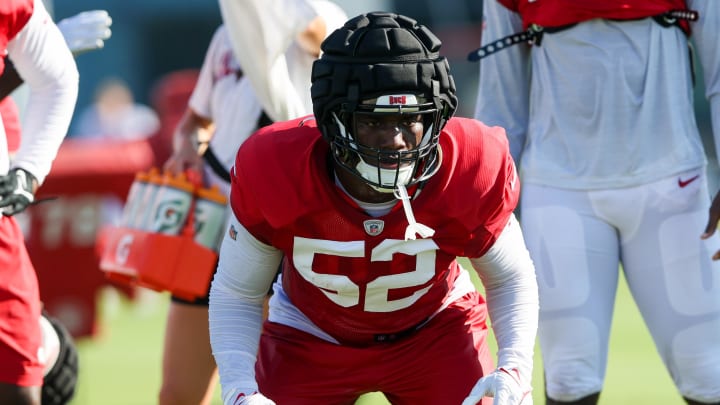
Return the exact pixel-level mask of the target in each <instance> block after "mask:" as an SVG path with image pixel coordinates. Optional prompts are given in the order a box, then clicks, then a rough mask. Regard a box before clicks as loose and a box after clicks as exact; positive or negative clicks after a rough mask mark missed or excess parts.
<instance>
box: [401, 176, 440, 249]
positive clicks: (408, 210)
mask: <svg viewBox="0 0 720 405" xmlns="http://www.w3.org/2000/svg"><path fill="white" fill-rule="evenodd" d="M395 198H397V199H398V200H400V201H402V205H403V210H404V211H405V217H406V218H407V220H408V226H407V228H405V240H415V239H416V235H420V237H421V238H431V237H432V236H433V235H435V230H434V229H432V228H430V227H429V226H427V225H423V224H421V223H419V222H417V221H415V214H413V211H412V206H411V205H410V196H409V195H408V192H407V189H406V188H405V186H403V185H398V186H397V189H396V191H395Z"/></svg>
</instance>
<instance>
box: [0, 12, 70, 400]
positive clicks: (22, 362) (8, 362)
mask: <svg viewBox="0 0 720 405" xmlns="http://www.w3.org/2000/svg"><path fill="white" fill-rule="evenodd" d="M0 4H1V5H0V54H2V55H5V54H7V55H8V57H9V58H10V60H11V61H12V62H13V64H14V66H15V68H16V69H17V71H18V72H19V73H20V75H21V77H22V78H23V79H24V80H25V82H26V83H27V84H28V85H29V89H30V94H29V100H28V107H27V111H26V119H25V121H24V123H25V125H24V127H23V139H22V142H21V143H20V148H19V150H18V151H17V153H16V154H15V156H14V158H13V161H12V163H11V162H10V158H9V153H8V149H7V146H6V145H7V143H6V141H5V132H4V131H3V130H2V129H1V128H3V127H2V126H0V139H2V141H0V145H3V146H2V147H1V148H0V209H1V210H2V216H0V279H2V280H3V282H2V283H0V364H2V367H0V398H2V402H3V404H35V405H37V404H40V398H41V385H42V383H43V374H44V364H43V362H42V361H41V358H40V357H39V349H40V346H41V341H42V333H41V327H40V322H39V320H40V313H41V303H40V296H39V291H38V282H37V277H36V274H35V270H34V268H33V266H32V263H31V262H30V259H29V257H28V254H27V250H26V249H25V244H24V237H23V235H22V232H21V231H20V228H19V226H18V223H17V221H16V220H15V218H13V215H14V214H17V213H19V212H21V211H23V210H24V209H25V208H27V206H28V205H29V204H31V203H32V202H33V200H34V193H35V191H36V190H37V188H38V187H39V185H40V184H42V182H43V181H44V180H45V177H46V176H47V174H48V172H49V171H50V167H51V164H52V161H53V159H54V158H55V155H56V154H57V150H58V148H59V146H60V143H61V142H62V140H63V139H64V137H65V134H66V132H67V129H68V126H69V124H70V119H71V117H72V113H73V110H74V108H75V101H76V99H77V92H78V72H77V67H76V65H75V61H74V59H73V55H72V53H71V51H70V49H69V48H68V46H67V44H66V43H65V40H64V38H63V36H62V34H61V33H60V31H59V30H58V28H57V26H56V25H55V24H54V23H53V22H52V19H51V18H50V15H49V14H48V13H47V11H46V10H45V7H44V6H43V3H42V1H41V0H13V1H3V2H2V3H0ZM3 70H4V61H2V62H0V71H3Z"/></svg>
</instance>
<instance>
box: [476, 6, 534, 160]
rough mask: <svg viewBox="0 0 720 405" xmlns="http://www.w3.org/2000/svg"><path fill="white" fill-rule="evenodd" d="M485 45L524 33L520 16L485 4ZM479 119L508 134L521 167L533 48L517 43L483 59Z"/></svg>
mask: <svg viewBox="0 0 720 405" xmlns="http://www.w3.org/2000/svg"><path fill="white" fill-rule="evenodd" d="M483 16H484V23H483V30H482V45H485V44H487V43H489V42H492V41H495V40H498V39H500V38H503V37H505V36H507V35H510V34H513V33H516V32H520V31H521V30H522V19H521V18H520V16H519V15H518V14H516V13H514V12H512V11H510V10H508V9H507V8H505V7H504V6H502V5H501V4H500V2H498V1H485V2H483ZM478 63H479V71H480V74H479V77H478V92H477V100H476V105H475V118H476V119H477V120H479V121H482V122H484V123H485V124H488V125H491V126H494V125H497V126H501V127H503V128H505V130H506V131H507V136H508V140H509V141H510V153H511V154H512V157H513V159H514V160H515V162H517V163H518V164H519V163H520V156H521V155H522V149H523V147H524V145H525V137H526V133H527V127H528V115H529V102H530V97H529V96H530V70H529V69H528V66H529V63H530V47H528V46H527V45H525V44H517V45H514V46H510V47H508V48H507V49H503V50H502V51H500V52H497V53H494V54H492V55H490V56H487V57H485V58H483V59H481V60H480V62H478Z"/></svg>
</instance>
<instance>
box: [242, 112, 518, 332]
mask: <svg viewBox="0 0 720 405" xmlns="http://www.w3.org/2000/svg"><path fill="white" fill-rule="evenodd" d="M301 123H302V124H301ZM440 148H441V152H442V165H441V167H440V170H439V172H438V173H437V174H435V175H434V176H433V177H432V178H430V180H429V181H427V183H426V184H425V185H424V186H423V187H422V190H421V192H419V193H418V194H417V195H416V198H414V199H413V200H412V208H413V211H414V214H415V218H416V219H417V222H419V223H422V224H424V225H427V226H429V227H430V228H432V229H434V230H435V235H434V236H433V237H432V238H428V239H418V240H408V241H406V240H404V234H405V228H406V227H407V226H408V220H407V218H406V216H405V213H404V211H403V208H402V204H401V202H400V201H398V203H397V205H396V206H395V207H394V209H393V210H392V211H391V212H390V213H388V214H387V215H384V216H381V217H378V218H373V217H370V216H368V215H367V214H366V213H365V212H363V211H362V210H361V209H360V208H359V207H357V205H355V204H354V203H352V202H351V200H349V199H348V198H347V196H346V195H345V194H344V192H343V191H342V190H340V189H339V188H338V187H337V186H336V184H335V180H334V177H333V174H332V172H331V171H330V170H329V167H331V165H330V162H329V161H328V159H332V157H331V156H330V154H329V147H328V144H327V142H326V141H324V140H323V139H322V137H321V134H320V131H319V130H318V129H317V128H316V126H315V122H314V121H312V120H308V121H302V120H301V119H298V120H294V121H289V122H283V123H277V124H275V125H272V126H270V127H266V128H265V129H262V130H260V131H258V132H257V133H256V134H255V135H253V136H251V137H250V138H249V139H248V140H247V141H246V142H245V143H244V144H243V145H242V146H241V148H240V150H239V152H238V156H237V160H236V163H235V170H234V173H233V176H232V191H231V206H232V209H233V212H234V213H235V216H236V217H237V218H238V220H239V221H240V223H242V224H243V226H245V227H246V228H247V229H248V231H249V232H250V233H251V234H252V235H254V236H255V237H256V238H257V239H258V240H260V241H262V242H264V243H266V244H269V245H272V246H275V247H277V248H278V249H280V250H282V251H283V252H284V254H285V258H286V259H285V261H284V267H283V276H282V283H283V289H284V290H285V292H286V293H287V295H288V297H289V299H290V300H291V301H292V303H293V304H294V305H295V306H296V307H297V308H299V309H300V310H301V311H302V312H303V313H304V314H305V315H306V316H307V317H308V318H309V319H310V320H312V321H313V322H314V323H315V324H316V325H317V326H319V327H320V328H321V329H323V330H324V331H326V332H327V333H329V334H331V335H333V336H334V337H335V338H337V339H338V340H340V341H365V339H367V338H371V337H372V335H376V334H387V333H394V332H399V331H404V330H407V329H409V328H412V327H413V326H415V325H417V324H419V323H422V322H423V321H424V320H425V319H427V318H428V317H429V316H431V315H432V314H433V313H434V312H435V311H437V310H438V309H439V308H440V306H441V305H442V303H443V302H444V300H445V299H446V297H447V294H448V293H449V291H450V290H451V289H452V286H453V283H454V281H455V279H456V278H457V276H458V273H459V272H460V267H459V265H458V263H457V261H456V257H479V256H482V255H483V254H484V253H485V252H487V250H488V249H489V248H490V247H491V246H492V244H493V243H494V242H495V240H496V239H497V237H498V236H499V234H500V233H501V232H502V230H503V228H504V227H505V225H506V224H507V222H508V220H509V217H510V215H511V213H512V211H513V210H514V208H515V206H516V204H517V200H518V196H519V188H520V187H519V183H518V180H517V177H516V173H515V166H514V164H513V161H512V158H511V156H510V153H509V150H508V143H507V139H506V136H505V132H504V131H503V130H502V129H501V128H499V127H493V128H490V127H487V126H485V125H484V124H482V123H480V122H478V121H475V120H470V119H464V118H453V119H452V120H450V121H449V123H448V124H447V126H446V127H445V129H444V130H443V133H442V134H441V136H440ZM340 170H342V169H340ZM412 191H413V189H412V188H411V190H409V192H410V193H411V194H412Z"/></svg>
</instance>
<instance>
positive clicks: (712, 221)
mask: <svg viewBox="0 0 720 405" xmlns="http://www.w3.org/2000/svg"><path fill="white" fill-rule="evenodd" d="M718 221H720V191H718V193H717V194H715V198H713V201H712V204H711V205H710V215H709V216H708V222H707V225H705V233H703V234H702V235H701V236H700V238H701V239H708V238H709V237H711V236H712V235H713V234H714V233H715V230H716V229H717V227H718ZM712 259H713V260H718V259H720V250H718V251H717V252H715V253H714V254H713V255H712Z"/></svg>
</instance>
